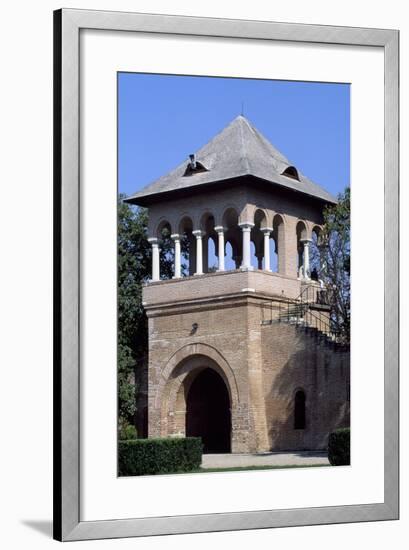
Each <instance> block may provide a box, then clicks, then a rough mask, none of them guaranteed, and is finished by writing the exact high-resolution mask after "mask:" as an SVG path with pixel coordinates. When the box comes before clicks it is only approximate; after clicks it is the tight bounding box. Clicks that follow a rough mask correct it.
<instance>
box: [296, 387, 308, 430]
mask: <svg viewBox="0 0 409 550" xmlns="http://www.w3.org/2000/svg"><path fill="white" fill-rule="evenodd" d="M294 429H295V430H305V393H304V392H303V391H302V390H298V391H297V393H296V394H295V398H294Z"/></svg>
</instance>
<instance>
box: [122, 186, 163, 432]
mask: <svg viewBox="0 0 409 550" xmlns="http://www.w3.org/2000/svg"><path fill="white" fill-rule="evenodd" d="M124 197H125V196H124V195H120V196H119V200H118V424H119V427H120V428H121V427H123V426H124V425H126V424H129V423H131V424H134V423H135V417H136V414H137V409H136V403H137V402H136V395H137V392H138V391H139V387H140V384H141V373H142V371H143V367H144V365H146V364H147V360H148V357H147V353H148V323H147V318H146V314H145V312H144V309H143V306H142V287H143V284H144V283H145V282H146V281H147V280H148V279H149V277H150V272H151V246H150V244H149V243H148V240H147V224H148V213H147V210H146V209H144V208H137V207H134V206H130V205H128V204H126V203H124V202H123V199H124ZM161 249H162V250H163V253H161V266H160V268H161V274H162V275H163V278H170V277H171V276H172V272H173V267H172V262H173V248H172V243H171V239H170V235H168V236H166V235H165V238H164V239H163V240H162V242H161Z"/></svg>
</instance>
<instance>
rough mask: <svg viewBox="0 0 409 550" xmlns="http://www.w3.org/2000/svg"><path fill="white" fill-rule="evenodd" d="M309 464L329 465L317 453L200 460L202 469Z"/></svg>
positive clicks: (239, 455)
mask: <svg viewBox="0 0 409 550" xmlns="http://www.w3.org/2000/svg"><path fill="white" fill-rule="evenodd" d="M311 464H322V465H329V462H328V458H327V453H326V452H319V451H297V452H293V453H255V454H251V453H237V454H205V455H203V460H202V468H237V467H243V466H244V467H246V466H293V465H296V466H308V465H311Z"/></svg>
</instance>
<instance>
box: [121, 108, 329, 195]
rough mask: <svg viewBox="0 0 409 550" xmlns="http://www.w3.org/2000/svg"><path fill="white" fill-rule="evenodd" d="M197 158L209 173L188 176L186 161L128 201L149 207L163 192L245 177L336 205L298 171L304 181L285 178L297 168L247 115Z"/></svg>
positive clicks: (233, 124) (196, 154) (199, 153)
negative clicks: (251, 177) (287, 173)
mask: <svg viewBox="0 0 409 550" xmlns="http://www.w3.org/2000/svg"><path fill="white" fill-rule="evenodd" d="M195 156H196V161H197V162H199V163H201V164H202V165H203V166H204V167H205V168H206V171H204V172H195V173H193V174H191V175H185V173H186V168H187V166H188V163H189V160H188V159H187V158H186V159H185V160H184V161H183V162H182V163H181V164H179V166H178V167H177V168H175V169H174V170H172V171H171V172H169V173H168V174H166V175H164V176H162V177H160V178H159V179H157V180H156V181H154V182H153V183H151V184H149V185H147V186H146V187H144V188H143V189H142V190H141V191H138V192H137V193H135V194H133V195H131V196H130V197H128V198H127V199H126V202H130V203H133V204H141V205H148V204H149V203H150V202H153V201H154V200H158V198H159V195H160V194H162V193H166V194H168V193H171V192H176V191H181V190H184V189H186V190H188V189H189V190H191V189H192V190H193V189H196V190H200V186H205V185H209V184H211V183H214V182H220V185H223V181H226V180H231V179H232V178H240V177H244V176H253V177H255V178H258V179H261V180H264V181H265V182H269V183H270V184H273V185H279V186H282V187H284V188H286V189H290V190H293V191H298V192H300V193H305V194H307V195H310V196H312V197H315V198H317V199H320V200H323V201H326V202H330V203H335V202H336V199H335V197H334V196H332V195H331V194H330V193H328V192H327V191H326V190H325V189H323V188H322V187H320V186H319V185H317V184H316V183H314V182H312V181H311V180H310V179H308V178H306V177H305V176H304V175H303V174H301V173H300V171H299V170H298V169H297V172H298V176H299V179H300V181H298V180H295V179H293V178H290V177H288V176H284V175H282V174H283V172H284V170H285V169H286V168H288V167H290V166H294V165H293V164H292V163H290V162H289V160H288V159H286V158H285V156H284V155H282V154H281V153H280V152H279V151H278V150H277V149H276V148H275V147H274V146H273V145H272V144H271V143H270V142H269V141H268V140H267V139H266V138H265V137H264V136H263V135H262V134H261V133H260V132H259V131H258V130H257V129H256V128H255V127H254V126H253V125H252V124H251V123H250V122H249V121H248V120H247V119H246V118H245V117H244V116H238V117H236V118H235V119H234V120H233V121H232V122H231V123H230V124H229V125H228V126H226V127H225V128H224V129H223V130H222V131H221V132H220V133H218V134H217V135H216V136H215V137H214V138H213V139H212V140H211V141H209V142H208V143H207V144H206V145H204V146H203V147H202V148H201V149H199V150H198V151H197V152H196V153H195ZM295 168H297V167H295ZM198 188H199V189H198Z"/></svg>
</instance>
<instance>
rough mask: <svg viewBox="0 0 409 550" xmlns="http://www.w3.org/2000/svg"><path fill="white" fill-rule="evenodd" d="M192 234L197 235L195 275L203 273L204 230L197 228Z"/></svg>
mask: <svg viewBox="0 0 409 550" xmlns="http://www.w3.org/2000/svg"><path fill="white" fill-rule="evenodd" d="M192 234H193V235H194V236H195V237H196V273H195V275H203V251H202V247H203V244H202V237H203V235H204V231H201V230H200V229H196V231H192Z"/></svg>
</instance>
